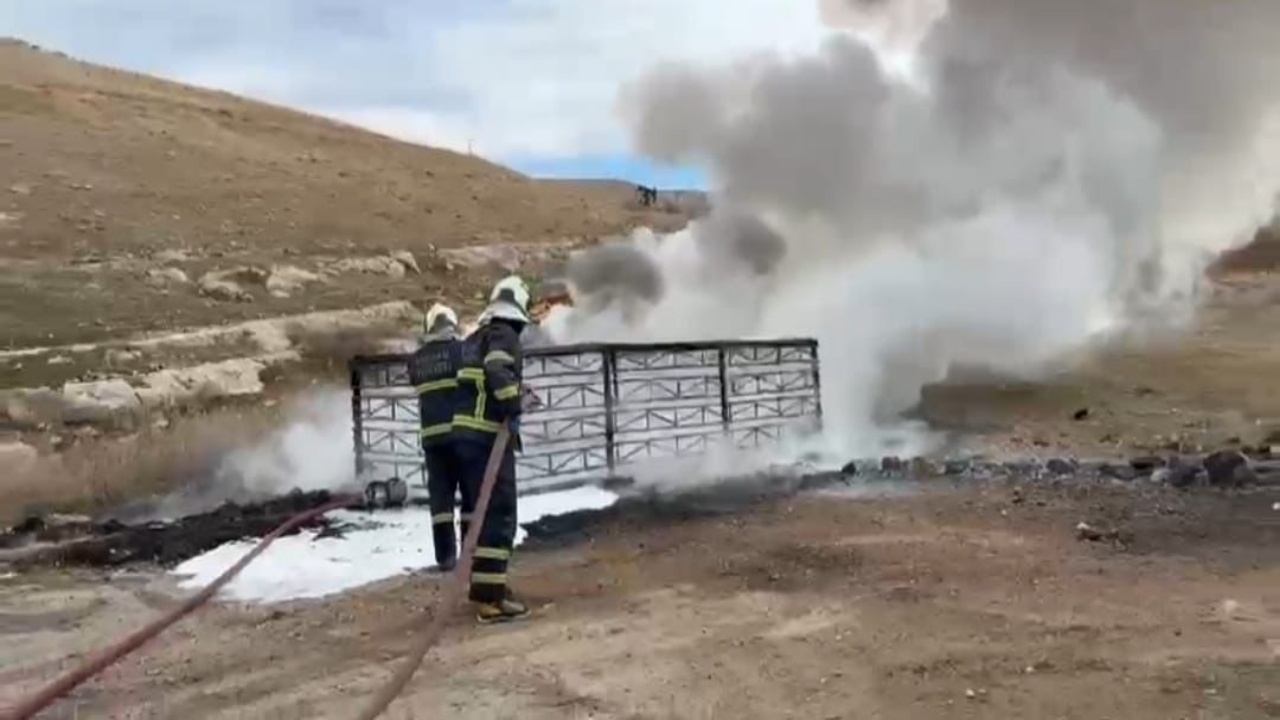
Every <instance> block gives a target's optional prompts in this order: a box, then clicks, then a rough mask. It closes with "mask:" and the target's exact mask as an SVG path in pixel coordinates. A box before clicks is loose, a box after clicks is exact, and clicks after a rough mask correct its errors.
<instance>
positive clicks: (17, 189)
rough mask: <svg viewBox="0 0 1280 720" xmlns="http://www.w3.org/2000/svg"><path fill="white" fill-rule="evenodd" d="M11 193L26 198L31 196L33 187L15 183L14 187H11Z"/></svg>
mask: <svg viewBox="0 0 1280 720" xmlns="http://www.w3.org/2000/svg"><path fill="white" fill-rule="evenodd" d="M9 192H11V193H13V194H14V195H24V196H25V195H30V194H31V186H30V185H28V184H26V183H14V184H13V185H10V186H9Z"/></svg>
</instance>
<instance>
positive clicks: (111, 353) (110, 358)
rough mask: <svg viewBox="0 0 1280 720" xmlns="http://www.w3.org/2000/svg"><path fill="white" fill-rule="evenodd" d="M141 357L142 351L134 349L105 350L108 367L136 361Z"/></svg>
mask: <svg viewBox="0 0 1280 720" xmlns="http://www.w3.org/2000/svg"><path fill="white" fill-rule="evenodd" d="M141 357H142V353H140V352H137V351H136V350H118V349H116V348H112V349H110V350H108V351H107V352H106V361H107V366H108V367H119V366H121V365H128V364H129V363H132V362H136V361H137V360H138V359H140V358H141Z"/></svg>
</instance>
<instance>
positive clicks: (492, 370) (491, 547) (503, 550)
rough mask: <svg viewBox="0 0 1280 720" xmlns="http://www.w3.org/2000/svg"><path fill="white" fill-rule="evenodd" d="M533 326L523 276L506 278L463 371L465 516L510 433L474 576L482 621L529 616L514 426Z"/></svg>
mask: <svg viewBox="0 0 1280 720" xmlns="http://www.w3.org/2000/svg"><path fill="white" fill-rule="evenodd" d="M530 322H531V319H530V317H529V288H528V286H527V285H526V284H525V283H524V281H523V280H522V279H520V278H519V277H517V276H514V275H513V276H510V277H507V278H504V279H503V280H501V281H500V282H498V284H497V285H495V286H494V288H493V292H492V293H491V294H490V296H489V306H488V308H486V309H485V311H484V313H483V314H482V315H481V316H480V321H479V327H477V328H476V330H475V332H473V333H472V334H471V335H469V336H468V337H467V340H466V342H465V343H464V348H463V362H462V369H461V370H459V371H458V396H457V397H458V400H457V402H458V405H457V410H456V412H455V413H454V416H453V434H454V437H455V438H456V439H457V447H458V454H459V456H460V457H461V461H462V462H461V466H462V468H463V483H464V485H465V487H467V489H468V494H464V496H463V498H464V499H463V502H464V505H463V512H464V513H470V512H472V511H473V510H474V502H475V499H476V498H477V496H478V495H479V492H480V486H481V483H482V482H483V479H484V471H485V468H486V466H487V465H488V463H489V453H490V452H491V451H492V450H493V445H494V441H495V440H496V439H497V436H498V432H499V430H500V429H501V427H502V425H503V424H504V423H505V424H507V426H508V427H509V428H510V429H511V440H510V441H509V442H508V443H507V447H506V451H505V452H504V453H503V455H502V463H501V465H500V466H499V469H498V475H497V478H496V480H495V482H494V487H493V494H492V495H491V496H490V499H489V507H488V510H487V512H486V513H485V518H484V524H483V525H482V526H481V528H480V539H479V542H478V543H477V544H476V551H475V558H474V564H473V566H472V572H471V591H470V595H469V597H470V599H471V601H472V602H474V603H476V606H477V611H476V618H477V620H479V621H480V622H482V623H491V622H503V621H506V620H514V619H518V618H521V617H524V616H525V615H528V613H529V610H528V608H527V607H526V606H525V605H524V603H521V602H519V601H518V600H516V599H515V597H514V596H513V594H512V592H511V590H510V588H509V587H508V585H507V565H508V563H509V562H510V560H511V549H512V547H513V546H514V544H515V538H516V468H515V453H516V450H517V449H518V446H519V442H520V441H519V434H518V432H517V428H516V427H515V425H516V422H517V421H518V419H519V416H520V413H521V411H522V409H523V405H524V402H525V400H524V390H523V387H522V386H521V382H520V380H521V378H520V370H521V368H520V355H521V350H520V333H521V331H523V330H524V328H525V327H526V326H528V325H529V324H530ZM468 503H469V504H468Z"/></svg>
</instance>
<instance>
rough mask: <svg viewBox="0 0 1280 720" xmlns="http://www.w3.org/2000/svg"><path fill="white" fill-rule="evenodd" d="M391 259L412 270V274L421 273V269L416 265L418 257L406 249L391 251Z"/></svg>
mask: <svg viewBox="0 0 1280 720" xmlns="http://www.w3.org/2000/svg"><path fill="white" fill-rule="evenodd" d="M391 259H392V260H395V261H396V262H398V263H400V264H401V265H403V266H404V269H405V270H409V271H412V272H413V274H414V275H421V274H422V270H421V269H420V268H419V267H418V259H417V258H415V257H414V256H413V253H411V252H409V251H408V250H397V251H395V252H393V253H391Z"/></svg>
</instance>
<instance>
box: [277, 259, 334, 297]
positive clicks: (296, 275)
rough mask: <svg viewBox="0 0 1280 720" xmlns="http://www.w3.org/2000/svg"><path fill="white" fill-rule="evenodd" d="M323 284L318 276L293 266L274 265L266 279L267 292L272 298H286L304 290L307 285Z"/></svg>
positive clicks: (321, 278)
mask: <svg viewBox="0 0 1280 720" xmlns="http://www.w3.org/2000/svg"><path fill="white" fill-rule="evenodd" d="M318 282H324V278H323V277H321V276H320V275H318V274H316V273H313V272H311V271H310V270H303V269H302V268H299V267H294V266H293V265H275V266H273V267H272V268H271V275H270V276H269V277H267V281H266V287H267V292H269V293H271V295H272V297H278V298H287V297H289V296H291V295H293V294H294V293H297V292H299V291H301V290H303V289H305V288H306V286H307V285H308V284H309V283H318Z"/></svg>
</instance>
